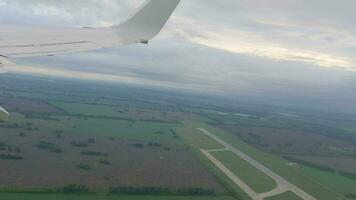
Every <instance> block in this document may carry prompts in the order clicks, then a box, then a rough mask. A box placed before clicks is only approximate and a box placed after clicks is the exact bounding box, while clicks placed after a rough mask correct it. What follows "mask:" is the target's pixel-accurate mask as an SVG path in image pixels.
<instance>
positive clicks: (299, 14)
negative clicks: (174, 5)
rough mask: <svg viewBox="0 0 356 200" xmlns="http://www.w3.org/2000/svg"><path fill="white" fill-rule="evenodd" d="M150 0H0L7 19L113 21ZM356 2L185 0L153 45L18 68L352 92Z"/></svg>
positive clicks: (258, 90) (206, 87) (186, 83)
mask: <svg viewBox="0 0 356 200" xmlns="http://www.w3.org/2000/svg"><path fill="white" fill-rule="evenodd" d="M143 1H144V0H132V1H124V0H102V1H96V0H62V1H57V0H0V19H1V21H3V22H4V23H18V24H40V25H57V26H107V25H111V24H116V23H119V22H120V21H123V20H124V19H126V18H127V17H128V16H129V15H130V14H131V13H132V12H133V10H134V9H135V8H137V7H138V6H139V5H140V4H141V3H142V2H143ZM355 6H356V1H353V0H342V1H341V2H340V1H325V0H313V1H310V0H298V1H294V0H274V1H265V0H239V1H236V0H225V1H217V0H190V1H182V2H181V4H180V6H179V7H178V10H177V11H176V12H175V14H174V16H173V17H172V19H171V20H170V21H169V23H168V24H167V26H166V28H165V29H164V31H163V32H162V33H161V34H160V35H159V37H157V38H156V39H155V40H153V41H152V42H151V43H150V45H148V46H144V45H133V46H127V47H121V48H116V49H108V50H101V51H95V52H88V53H82V54H75V55H64V56H56V57H39V58H32V59H23V60H17V62H18V63H20V64H23V65H25V66H26V67H25V68H21V67H17V68H16V69H13V70H15V71H17V72H28V73H36V74H52V75H53V74H57V75H58V74H59V75H61V76H66V77H84V78H87V79H91V80H93V79H96V80H101V81H102V80H110V81H117V82H128V83H131V84H143V85H153V86H160V87H170V88H179V89H189V90H195V91H201V90H203V91H211V92H220V93H226V94H230V95H241V94H243V95H244V94H246V95H250V94H258V95H259V96H262V97H263V98H267V97H271V98H272V97H273V98H287V99H288V101H300V102H305V101H301V100H300V98H302V97H304V98H306V96H309V97H310V98H311V99H318V100H320V99H326V98H330V97H331V96H333V97H338V98H339V99H344V100H345V101H344V102H346V101H352V100H355V97H356V95H355V92H354V91H356V88H355V86H354V85H355V84H354V83H355V80H356V75H355V72H354V71H355V69H356V58H355V56H354V55H356V34H355V33H356V27H355V26H354V24H355V22H356V13H355V12H354V9H353V8H355ZM330 11H332V12H330ZM30 65H34V66H36V67H38V68H39V69H37V68H36V67H30ZM73 74H74V76H73ZM336 93H337V95H336ZM281 94H285V95H281ZM287 94H288V95H287ZM316 96H318V97H316ZM293 99H294V100H293ZM297 99H298V100H297ZM347 99H348V100H347Z"/></svg>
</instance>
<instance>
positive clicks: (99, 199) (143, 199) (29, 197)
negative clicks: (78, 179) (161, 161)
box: [0, 193, 234, 200]
mask: <svg viewBox="0 0 356 200" xmlns="http://www.w3.org/2000/svg"><path fill="white" fill-rule="evenodd" d="M0 199H4V200H233V199H234V198H232V197H226V196H212V197H210V196H207V197H189V196H182V197H179V196H177V197H175V196H110V195H65V194H30V193H1V194H0Z"/></svg>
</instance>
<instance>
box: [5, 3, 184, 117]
mask: <svg viewBox="0 0 356 200" xmlns="http://www.w3.org/2000/svg"><path fill="white" fill-rule="evenodd" d="M179 2H180V0H148V1H147V2H146V3H145V4H143V6H142V7H141V8H140V9H139V10H138V11H137V12H136V14H134V15H133V16H132V17H131V18H129V19H128V20H127V21H125V22H124V23H122V24H120V25H117V26H113V27H108V28H48V27H19V26H1V27H0V73H1V71H2V68H4V67H9V66H11V65H14V64H13V63H12V62H11V61H9V58H19V57H32V56H41V55H48V56H50V55H56V54H65V53H72V52H80V51H89V50H94V49H100V48H108V47H114V46H120V45H127V44H132V43H147V42H148V41H149V40H150V39H152V38H153V37H154V36H156V35H157V34H158V33H159V32H160V31H161V29H162V28H163V26H164V25H165V23H166V22H167V20H168V18H169V17H170V16H171V14H172V13H173V11H174V10H175V8H176V7H177V5H178V3H179ZM8 117H9V113H8V112H7V111H6V110H4V109H3V108H2V107H0V122H4V121H7V119H8Z"/></svg>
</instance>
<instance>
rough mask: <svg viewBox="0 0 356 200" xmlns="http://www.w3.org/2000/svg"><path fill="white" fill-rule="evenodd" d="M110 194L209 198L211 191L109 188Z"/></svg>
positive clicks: (200, 189) (202, 189) (212, 193)
mask: <svg viewBox="0 0 356 200" xmlns="http://www.w3.org/2000/svg"><path fill="white" fill-rule="evenodd" d="M110 194H118V195H177V196H210V195H214V194H215V191H214V190H213V189H204V188H185V189H178V190H172V189H169V188H162V187H111V188H110Z"/></svg>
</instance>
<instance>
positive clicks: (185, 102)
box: [0, 78, 356, 200]
mask: <svg viewBox="0 0 356 200" xmlns="http://www.w3.org/2000/svg"><path fill="white" fill-rule="evenodd" d="M4 81H5V82H6V81H8V82H6V84H5V83H3V82H4ZM0 83H3V84H2V85H0V89H1V91H0V106H4V107H6V108H7V109H8V110H9V111H10V113H11V116H10V121H9V122H7V123H3V124H0V133H1V134H0V166H2V167H1V170H0V191H2V193H0V199H2V198H4V199H9V200H11V199H16V200H18V199H19V200H21V199H31V198H32V199H40V200H41V199H49V200H51V199H53V200H62V199H64V198H65V199H73V200H81V199H89V200H90V199H99V200H101V199H102V200H116V199H123V200H125V199H127V200H130V199H143V200H151V199H168V200H169V199H172V200H191V199H192V200H194V199H197V200H200V199H204V200H205V199H207V200H210V199H211V200H230V199H236V200H250V198H249V197H248V196H247V195H246V194H245V193H244V192H243V191H242V190H241V189H240V188H239V187H238V186H237V185H236V184H234V183H233V182H232V181H231V180H230V179H229V178H228V177H227V176H225V174H224V173H222V172H221V171H220V169H219V168H217V167H216V166H215V165H213V164H212V163H211V162H210V161H209V160H208V159H207V158H206V157H205V156H204V155H203V154H202V153H201V151H200V150H201V149H222V148H223V146H222V145H221V144H220V143H218V142H216V141H215V140H212V139H211V138H210V137H208V136H207V135H205V134H203V133H202V132H201V131H198V130H197V128H205V129H206V130H209V131H211V132H213V133H214V134H216V135H217V136H218V137H219V138H221V139H222V140H224V141H225V142H228V143H229V144H231V145H232V146H234V147H235V148H237V149H239V150H241V151H242V152H244V153H245V154H247V155H248V156H250V157H252V158H253V159H255V160H257V161H258V162H260V163H261V164H263V165H264V166H266V167H268V168H269V169H272V170H273V171H274V172H275V173H277V174H278V175H280V176H282V177H283V178H285V179H287V180H288V181H289V182H291V183H293V184H295V185H297V186H298V187H300V188H301V189H303V190H304V191H306V192H307V193H309V194H312V195H313V196H315V197H316V198H317V199H322V200H335V199H340V200H354V199H356V198H354V197H355V196H356V194H355V188H356V180H355V178H354V176H353V174H354V173H355V171H354V169H355V168H356V167H355V166H354V164H355V162H354V161H355V152H356V151H355V143H354V140H353V139H354V138H353V137H352V135H353V134H350V131H349V130H348V132H347V133H345V134H344V132H336V133H337V134H334V135H333V131H337V130H339V129H338V128H339V127H334V125H335V122H330V123H327V124H329V125H328V126H325V127H324V126H323V125H322V124H323V123H324V124H325V123H326V122H325V121H326V120H325V119H321V118H316V119H315V120H314V121H313V120H310V119H311V118H312V117H310V118H306V119H301V117H299V118H296V116H297V115H294V114H293V115H292V114H288V115H287V114H284V115H281V114H275V112H274V111H273V112H271V113H272V114H268V112H267V111H266V110H264V109H263V108H262V107H258V109H262V111H260V110H255V111H251V112H248V109H247V108H246V109H244V108H241V107H239V108H238V109H242V110H241V111H239V110H238V109H237V108H234V109H235V110H234V109H233V108H231V110H232V111H231V112H230V110H229V111H226V105H225V104H224V105H221V107H219V103H216V102H215V101H214V102H213V103H211V102H209V101H208V100H206V99H202V98H200V97H196V96H193V97H188V96H181V94H179V95H176V96H175V95H174V94H172V93H164V92H162V91H159V92H158V91H152V90H147V92H145V91H144V90H142V89H137V88H126V87H121V88H119V89H117V90H116V89H115V87H116V86H115V87H114V86H113V87H114V88H109V89H106V88H107V87H99V86H97V85H90V84H89V83H85V84H83V83H81V82H75V83H65V82H64V83H62V82H60V81H58V82H57V81H55V80H53V81H52V80H47V81H43V82H41V81H38V80H32V79H31V78H29V79H25V80H23V81H15V82H14V81H13V80H12V79H6V78H5V79H0ZM10 83H11V84H10ZM88 84H89V85H88ZM4 85H7V86H8V85H11V88H9V87H5V86H4ZM110 87H111V86H110ZM68 88H70V89H68ZM99 88H104V90H102V89H99ZM210 105H214V106H210ZM231 106H232V105H231ZM232 107H233V106H232ZM248 108H249V109H250V108H251V106H249V107H248ZM313 119H314V118H313ZM309 121H310V122H309ZM351 122H352V121H350V120H349V121H347V122H345V123H344V122H340V123H341V124H340V127H342V128H344V127H350V124H352V123H351ZM330 126H332V127H330ZM211 154H212V155H213V156H214V157H215V158H216V159H218V160H219V161H220V162H222V163H223V164H224V165H225V166H226V167H227V168H228V169H230V170H231V171H233V172H234V173H235V174H236V175H238V176H239V177H240V178H241V179H243V180H244V181H245V182H246V183H247V184H248V185H249V186H250V187H251V188H253V190H256V192H265V191H268V190H271V189H273V188H274V187H275V183H274V181H273V180H271V179H269V177H266V176H265V175H264V174H262V173H260V172H259V171H258V170H257V169H255V168H253V167H251V165H249V164H248V163H246V162H244V161H243V160H241V159H240V158H239V157H236V155H232V154H231V153H229V152H224V151H222V152H211ZM26 192H27V193H26ZM79 194H80V195H79ZM127 195H129V196H127ZM131 195H132V196H131ZM135 195H136V196H135ZM137 195H139V196H137ZM270 199H271V200H284V199H288V200H299V198H298V197H295V196H294V195H293V193H285V194H282V195H278V196H275V197H272V198H269V199H268V200H270Z"/></svg>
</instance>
